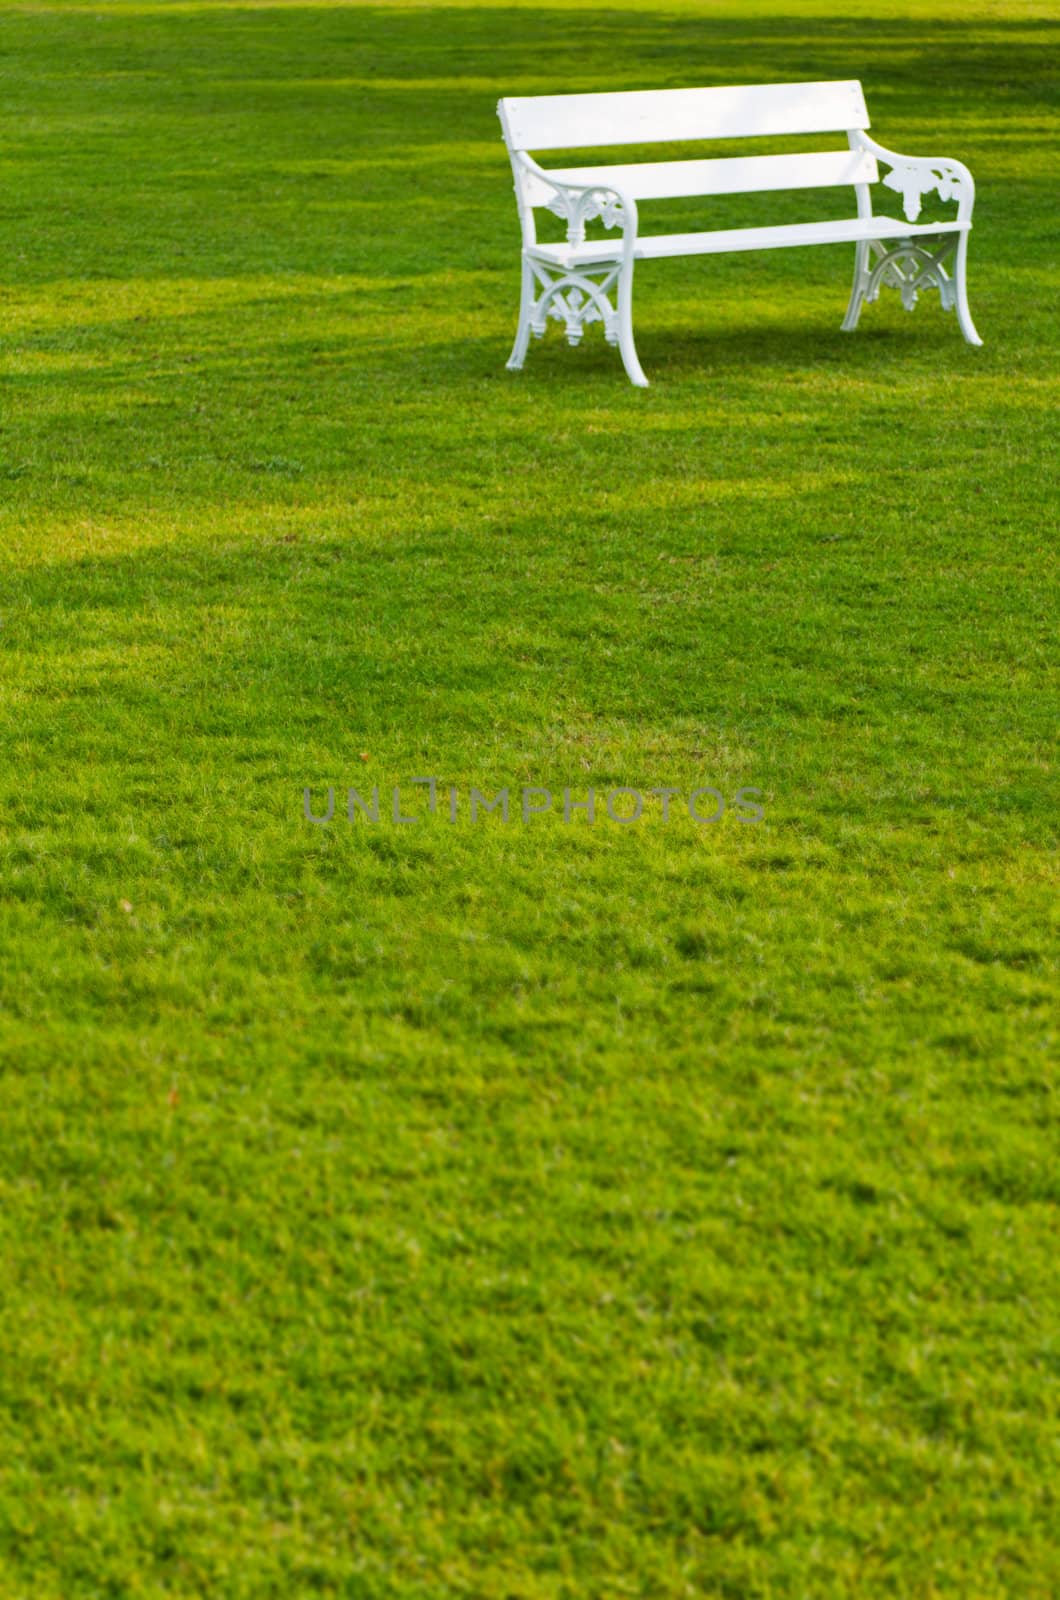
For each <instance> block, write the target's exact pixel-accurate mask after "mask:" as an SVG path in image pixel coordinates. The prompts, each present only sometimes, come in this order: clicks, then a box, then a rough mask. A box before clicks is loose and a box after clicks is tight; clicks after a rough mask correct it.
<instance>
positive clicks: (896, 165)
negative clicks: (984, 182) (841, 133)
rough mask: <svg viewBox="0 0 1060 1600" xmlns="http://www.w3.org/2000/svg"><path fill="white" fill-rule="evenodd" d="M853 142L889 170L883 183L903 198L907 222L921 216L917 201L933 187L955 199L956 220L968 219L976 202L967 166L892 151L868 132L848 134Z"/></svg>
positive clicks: (946, 159)
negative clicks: (868, 151)
mask: <svg viewBox="0 0 1060 1600" xmlns="http://www.w3.org/2000/svg"><path fill="white" fill-rule="evenodd" d="M851 138H852V142H853V140H855V139H856V141H857V144H858V145H859V146H860V148H861V149H863V150H870V151H871V152H872V154H873V155H874V156H877V157H878V158H879V159H880V160H881V161H882V162H884V164H885V165H886V166H888V167H890V169H891V170H890V172H888V174H887V176H886V177H885V178H884V180H883V182H884V185H885V187H886V188H888V189H894V190H895V192H896V193H898V194H900V195H901V197H902V207H903V210H904V212H905V219H906V221H907V222H915V221H916V219H917V217H919V215H920V202H921V199H922V197H923V196H924V195H925V194H930V193H931V191H932V189H934V190H935V191H936V192H937V194H938V196H939V198H940V200H956V201H957V220H958V221H959V222H970V221H971V220H972V206H973V205H974V203H975V183H974V181H973V179H972V175H971V173H970V172H969V171H968V168H967V167H966V166H965V165H964V163H963V162H961V161H953V160H951V159H950V157H949V156H901V155H898V154H897V153H896V152H895V151H894V150H885V149H884V147H883V145H882V144H877V143H876V140H875V139H870V138H869V136H868V134H867V133H861V132H859V133H856V134H854V135H852V136H851Z"/></svg>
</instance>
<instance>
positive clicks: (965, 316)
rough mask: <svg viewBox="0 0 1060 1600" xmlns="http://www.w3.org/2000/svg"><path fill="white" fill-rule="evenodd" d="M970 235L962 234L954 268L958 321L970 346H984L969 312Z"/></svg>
mask: <svg viewBox="0 0 1060 1600" xmlns="http://www.w3.org/2000/svg"><path fill="white" fill-rule="evenodd" d="M967 264H968V235H967V233H962V234H961V242H960V244H959V245H958V246H957V260H956V262H955V263H954V268H953V286H954V288H955V289H956V291H957V321H958V322H959V323H960V328H961V332H962V333H963V334H964V337H965V338H966V339H967V341H968V343H969V344H982V342H983V341H982V339H980V337H979V335H978V333H977V332H976V329H975V323H974V322H973V321H972V313H971V312H970V311H969V310H968V284H967Z"/></svg>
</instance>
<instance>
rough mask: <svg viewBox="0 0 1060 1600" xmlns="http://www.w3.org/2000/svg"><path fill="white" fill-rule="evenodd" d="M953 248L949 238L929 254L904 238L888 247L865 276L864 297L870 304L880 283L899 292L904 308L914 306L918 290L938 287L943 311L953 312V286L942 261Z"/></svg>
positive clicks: (920, 246) (954, 293)
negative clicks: (938, 248)
mask: <svg viewBox="0 0 1060 1600" xmlns="http://www.w3.org/2000/svg"><path fill="white" fill-rule="evenodd" d="M952 248H953V241H952V240H949V241H947V243H946V244H945V245H944V246H943V247H942V249H941V250H938V251H936V252H935V254H934V255H932V253H931V251H930V250H925V249H924V248H923V246H922V245H918V244H913V242H912V240H910V239H905V240H903V241H902V243H901V244H899V245H898V246H897V247H896V248H895V249H894V250H888V251H887V252H886V254H884V255H883V256H882V258H881V259H880V260H879V261H878V262H877V263H876V265H875V267H874V268H873V270H872V272H871V273H869V275H868V282H867V284H866V286H865V299H866V300H868V301H869V303H870V304H871V303H872V302H873V301H874V300H875V299H876V297H877V296H878V294H879V292H880V288H881V286H883V285H887V286H888V287H890V288H892V289H898V290H900V292H901V296H902V304H903V306H904V307H905V309H906V310H907V311H912V309H913V307H914V306H915V305H916V302H917V296H918V294H919V293H920V290H921V289H937V290H938V292H939V301H940V304H941V306H942V309H943V311H952V309H953V307H954V305H955V304H956V289H955V287H954V283H953V280H952V279H951V277H950V275H949V273H948V272H947V271H946V268H945V267H944V266H943V264H942V263H943V261H944V260H945V258H946V256H947V255H948V254H949V252H950V250H952Z"/></svg>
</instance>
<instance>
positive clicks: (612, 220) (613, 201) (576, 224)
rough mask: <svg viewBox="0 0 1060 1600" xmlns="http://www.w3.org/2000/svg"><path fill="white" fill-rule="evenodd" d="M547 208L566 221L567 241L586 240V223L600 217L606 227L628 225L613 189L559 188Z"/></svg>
mask: <svg viewBox="0 0 1060 1600" xmlns="http://www.w3.org/2000/svg"><path fill="white" fill-rule="evenodd" d="M548 209H549V210H550V211H551V212H552V214H553V215H554V216H557V217H559V218H560V219H561V220H562V221H563V222H565V223H566V224H567V242H568V244H584V242H585V225H586V223H587V222H593V221H595V219H596V218H597V217H599V219H600V221H601V222H602V223H603V225H604V227H605V228H608V229H610V228H625V225H626V220H625V211H624V209H623V206H622V202H621V200H620V199H619V197H618V195H617V194H615V193H614V192H613V191H612V190H610V189H562V188H557V189H556V190H555V192H554V193H553V196H552V199H551V200H550V201H549V202H548Z"/></svg>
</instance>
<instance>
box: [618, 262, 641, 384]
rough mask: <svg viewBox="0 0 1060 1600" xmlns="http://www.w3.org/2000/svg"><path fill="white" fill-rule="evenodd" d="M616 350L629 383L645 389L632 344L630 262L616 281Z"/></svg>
mask: <svg viewBox="0 0 1060 1600" xmlns="http://www.w3.org/2000/svg"><path fill="white" fill-rule="evenodd" d="M618 348H619V351H620V352H621V355H622V365H623V366H624V367H625V369H626V375H627V377H628V378H629V381H630V383H632V384H635V385H636V386H637V388H638V389H646V388H647V387H648V380H647V378H646V377H645V376H644V368H643V367H642V366H641V364H640V362H639V361H638V359H637V347H636V345H635V344H634V343H633V263H632V261H629V262H626V263H625V264H624V265H623V268H622V271H621V274H620V275H619V280H618Z"/></svg>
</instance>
